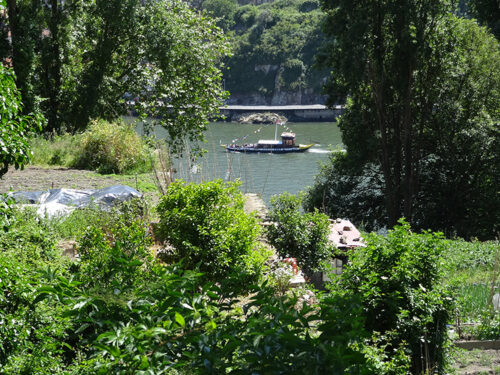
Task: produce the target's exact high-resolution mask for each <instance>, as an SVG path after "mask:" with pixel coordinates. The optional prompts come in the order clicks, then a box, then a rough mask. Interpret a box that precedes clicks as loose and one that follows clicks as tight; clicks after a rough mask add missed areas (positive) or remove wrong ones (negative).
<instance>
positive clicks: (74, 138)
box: [31, 134, 82, 167]
mask: <svg viewBox="0 0 500 375" xmlns="http://www.w3.org/2000/svg"><path fill="white" fill-rule="evenodd" d="M81 137H82V136H81V134H76V135H70V134H63V135H56V136H53V137H51V138H50V139H47V138H44V137H40V136H39V137H36V138H34V139H32V140H31V150H32V152H33V155H32V158H31V164H33V165H38V166H42V167H53V166H61V167H71V166H72V165H73V164H74V161H75V156H76V155H75V150H76V149H78V148H79V147H80V146H79V145H80V142H81Z"/></svg>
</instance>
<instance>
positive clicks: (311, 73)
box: [204, 0, 326, 102]
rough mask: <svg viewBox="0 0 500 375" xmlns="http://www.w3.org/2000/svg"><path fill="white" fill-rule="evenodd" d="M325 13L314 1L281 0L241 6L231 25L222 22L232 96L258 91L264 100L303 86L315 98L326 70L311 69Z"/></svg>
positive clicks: (270, 99)
mask: <svg viewBox="0 0 500 375" xmlns="http://www.w3.org/2000/svg"><path fill="white" fill-rule="evenodd" d="M205 3H208V1H206V2H204V4H205ZM228 17H229V15H226V18H228ZM226 18H225V19H226ZM323 18H324V16H323V15H322V13H321V11H320V9H319V2H316V1H309V0H306V1H303V0H295V1H283V0H280V1H274V2H269V3H264V4H261V5H250V4H248V5H244V6H239V7H238V8H237V9H236V10H235V11H234V17H233V25H232V26H229V25H228V26H229V27H228V26H226V31H229V32H230V33H231V44H232V48H233V52H234V54H233V56H231V57H230V58H228V59H226V64H227V66H228V67H229V70H228V71H227V73H225V74H224V79H225V84H226V88H227V89H228V90H229V91H230V92H231V93H232V94H233V96H234V97H235V98H238V97H239V96H240V95H243V96H245V95H249V94H260V95H262V96H263V97H264V98H265V99H266V100H267V101H268V102H271V101H272V100H273V97H274V96H276V97H277V98H278V97H279V95H280V93H298V92H301V90H307V91H308V92H309V93H312V94H313V95H316V99H317V98H318V97H319V95H320V93H321V79H322V78H323V77H324V76H325V75H326V74H325V72H324V71H317V70H315V69H314V68H313V65H314V55H315V54H316V52H317V49H318V46H319V45H320V44H321V43H322V42H323V41H324V37H323V35H322V34H321V32H320V25H321V23H322V21H323ZM248 66H251V67H252V69H248ZM297 98H299V97H298V96H297ZM295 100H300V99H295ZM317 100H319V99H317Z"/></svg>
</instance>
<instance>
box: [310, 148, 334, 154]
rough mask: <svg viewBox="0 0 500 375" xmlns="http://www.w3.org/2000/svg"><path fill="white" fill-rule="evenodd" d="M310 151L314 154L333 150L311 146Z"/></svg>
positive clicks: (328, 152)
mask: <svg viewBox="0 0 500 375" xmlns="http://www.w3.org/2000/svg"><path fill="white" fill-rule="evenodd" d="M308 151H309V152H312V153H313V154H330V153H332V152H333V151H332V150H325V149H322V148H310V149H309V150H308Z"/></svg>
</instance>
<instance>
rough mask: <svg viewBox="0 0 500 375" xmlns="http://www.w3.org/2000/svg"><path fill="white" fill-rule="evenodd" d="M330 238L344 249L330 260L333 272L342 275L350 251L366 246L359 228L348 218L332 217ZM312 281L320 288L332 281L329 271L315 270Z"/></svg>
mask: <svg viewBox="0 0 500 375" xmlns="http://www.w3.org/2000/svg"><path fill="white" fill-rule="evenodd" d="M328 240H329V241H330V243H332V244H333V245H334V246H335V247H336V248H337V249H339V250H344V252H343V253H342V254H341V255H338V254H337V255H336V258H332V259H331V260H330V265H331V267H332V269H333V273H334V274H336V275H340V274H341V273H342V269H343V267H344V265H345V264H346V263H347V261H348V257H349V251H350V250H352V249H355V248H357V247H366V245H365V243H364V242H363V238H362V237H361V233H360V232H359V230H358V229H357V228H356V227H355V226H354V224H353V223H351V222H350V221H349V220H346V219H335V220H333V219H330V233H329V234H328ZM311 281H312V283H313V284H314V286H315V287H316V288H318V289H323V288H324V285H325V283H326V282H328V281H330V279H329V277H328V273H327V272H322V271H320V272H315V273H314V274H313V275H312V277H311Z"/></svg>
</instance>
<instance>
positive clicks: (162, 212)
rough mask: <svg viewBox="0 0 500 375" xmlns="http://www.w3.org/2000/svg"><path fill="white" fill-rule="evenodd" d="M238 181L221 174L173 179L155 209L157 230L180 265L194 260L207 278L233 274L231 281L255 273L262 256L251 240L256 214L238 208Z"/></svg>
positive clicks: (240, 204) (256, 229) (240, 280)
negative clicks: (221, 177)
mask: <svg viewBox="0 0 500 375" xmlns="http://www.w3.org/2000/svg"><path fill="white" fill-rule="evenodd" d="M238 186H239V184H238V183H227V184H225V183H224V182H222V181H221V180H216V181H211V182H206V183H202V184H192V183H191V184H186V183H185V182H183V181H176V182H174V183H173V184H172V185H170V187H169V189H168V191H167V194H166V195H165V196H163V197H162V198H161V200H160V203H159V205H158V207H157V212H158V215H159V216H160V231H161V235H162V236H163V238H164V239H165V240H167V241H168V242H169V243H170V244H171V245H173V246H174V247H175V249H176V252H177V256H178V257H179V258H180V259H182V261H183V262H184V266H185V267H187V268H188V269H193V268H196V267H197V266H199V269H200V270H201V271H202V272H205V273H206V277H207V278H208V279H211V280H217V281H223V280H224V279H225V278H228V277H229V276H231V275H234V276H235V278H232V279H233V280H234V281H236V282H237V283H239V284H240V285H245V284H247V283H248V282H251V281H253V280H256V279H257V276H258V274H259V273H260V267H261V266H262V263H263V261H264V260H265V259H263V258H264V256H262V255H259V252H260V249H259V247H258V244H257V242H256V240H257V236H258V234H259V227H258V224H257V220H256V219H255V218H254V217H253V216H250V215H247V214H246V213H245V212H244V210H243V204H244V197H243V194H242V193H241V192H240V190H239V189H238ZM261 262H262V263H261ZM259 263H260V264H259Z"/></svg>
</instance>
